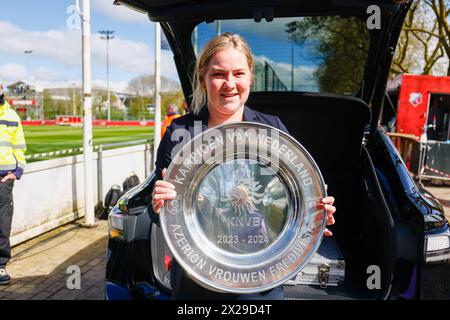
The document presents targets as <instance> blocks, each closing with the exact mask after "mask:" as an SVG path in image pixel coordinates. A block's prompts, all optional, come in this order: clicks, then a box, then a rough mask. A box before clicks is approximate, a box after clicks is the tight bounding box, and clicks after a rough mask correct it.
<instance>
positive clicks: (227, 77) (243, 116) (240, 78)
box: [152, 33, 336, 300]
mask: <svg viewBox="0 0 450 320" xmlns="http://www.w3.org/2000/svg"><path fill="white" fill-rule="evenodd" d="M253 66H254V62H253V56H252V53H251V51H250V49H249V47H248V45H247V43H246V42H245V41H244V40H243V39H242V38H241V37H240V36H239V35H232V34H230V33H225V34H223V35H220V36H217V37H215V38H213V39H212V40H210V41H209V42H208V43H207V44H206V45H205V47H204V49H203V51H202V53H201V54H200V56H199V58H198V61H197V65H196V68H195V74H194V81H193V97H192V103H191V108H192V112H191V113H189V114H186V115H185V116H182V117H180V118H177V119H175V120H174V121H173V122H172V124H171V126H170V127H168V128H167V131H166V134H165V135H164V138H163V139H162V141H161V144H160V146H159V149H158V154H157V159H156V174H157V181H156V182H155V187H154V190H153V193H152V206H153V211H154V214H152V218H153V220H154V221H155V222H156V223H158V215H157V214H158V213H159V212H160V210H161V207H162V206H163V205H164V201H167V200H171V199H174V197H175V195H176V193H175V191H174V189H175V187H174V186H173V185H172V184H170V183H168V182H166V181H163V180H162V178H163V177H164V175H165V170H166V168H167V167H168V166H169V164H170V162H171V154H172V149H173V148H174V146H175V145H176V144H177V142H174V141H172V139H171V133H172V132H174V130H176V129H186V128H187V129H189V131H190V133H191V137H193V132H194V121H201V123H202V131H205V130H207V129H208V128H212V127H216V126H219V125H222V124H225V123H229V122H236V121H252V122H259V123H263V124H267V125H270V126H272V127H275V128H278V129H280V130H282V131H284V132H288V131H287V129H286V127H285V126H284V124H283V123H282V122H281V120H280V119H279V118H278V117H276V116H272V115H267V114H263V113H260V112H257V111H254V110H252V109H250V108H249V107H248V106H246V105H245V104H246V102H247V99H248V96H249V93H250V87H251V84H252V82H253ZM322 203H323V206H324V208H325V210H326V211H327V213H328V220H327V224H328V225H330V224H333V223H334V218H333V214H334V212H335V211H336V208H335V207H334V206H333V203H334V198H333V197H326V198H324V199H322ZM325 235H326V236H330V235H331V232H330V231H329V230H326V231H325ZM171 285H172V298H173V299H201V300H203V299H243V300H246V299H277V300H278V299H283V290H282V288H281V287H277V288H275V289H272V290H268V291H266V292H261V293H257V294H240V295H237V294H228V293H216V292H212V291H210V290H207V289H205V288H203V287H201V286H199V285H198V284H197V283H196V282H194V281H193V280H192V279H190V278H189V276H188V275H187V274H186V273H185V272H184V270H183V269H182V268H181V266H180V265H179V264H178V263H177V261H176V260H174V261H173V263H172V268H171Z"/></svg>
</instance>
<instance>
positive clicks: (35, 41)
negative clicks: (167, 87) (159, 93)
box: [0, 21, 178, 81]
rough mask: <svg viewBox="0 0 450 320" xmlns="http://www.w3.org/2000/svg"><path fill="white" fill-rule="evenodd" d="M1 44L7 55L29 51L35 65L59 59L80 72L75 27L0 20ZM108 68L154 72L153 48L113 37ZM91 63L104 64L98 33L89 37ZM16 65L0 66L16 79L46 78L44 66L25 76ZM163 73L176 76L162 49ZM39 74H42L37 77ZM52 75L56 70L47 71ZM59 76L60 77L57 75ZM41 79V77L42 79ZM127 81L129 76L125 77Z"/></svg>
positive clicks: (168, 58)
mask: <svg viewBox="0 0 450 320" xmlns="http://www.w3.org/2000/svg"><path fill="white" fill-rule="evenodd" d="M0 43H7V44H8V45H4V46H0V53H4V54H10V55H15V56H18V55H22V56H23V55H24V51H25V50H32V51H33V52H32V54H31V55H30V57H29V60H32V61H33V62H34V63H33V64H34V65H36V63H37V62H36V61H38V62H39V60H38V59H41V58H44V59H49V60H51V61H53V62H55V61H56V62H60V63H62V64H63V65H64V66H66V67H69V68H71V67H72V68H74V67H75V68H78V67H79V68H80V73H81V33H80V31H77V30H49V31H44V32H37V31H29V30H24V29H21V28H19V27H17V26H15V25H13V24H12V23H10V22H6V21H0ZM109 44H110V50H109V58H110V70H113V69H121V70H123V71H126V72H128V73H133V74H134V75H133V76H138V75H141V74H144V73H153V72H154V50H152V49H151V48H150V46H149V45H148V44H146V43H144V42H139V41H130V40H126V39H122V38H120V37H116V38H114V39H113V40H110V43H109ZM91 59H92V64H93V65H94V64H99V65H105V64H106V43H105V41H104V40H101V39H100V38H99V37H98V36H97V35H95V34H94V35H92V36H91ZM18 66H19V65H14V64H10V65H9V66H8V65H5V66H3V67H4V68H6V69H4V70H3V72H4V73H6V75H5V77H6V76H8V77H9V76H12V75H13V74H14V73H15V72H16V75H17V77H15V79H16V81H17V80H20V79H21V78H25V79H33V76H34V77H35V78H36V79H39V78H45V72H44V69H37V70H36V71H35V74H33V76H30V77H27V74H26V73H27V72H26V71H27V70H26V69H25V68H24V67H23V66H21V67H22V68H19V69H20V70H19V69H18ZM161 69H162V74H163V75H164V76H167V77H170V78H172V79H178V75H177V72H176V68H175V64H174V62H173V58H172V54H171V53H170V52H167V51H162V61H161ZM40 74H41V76H39V75H40ZM47 76H50V77H55V76H57V74H56V73H52V74H47ZM60 78H62V76H61V77H60ZM43 80H44V79H43ZM126 80H128V79H126Z"/></svg>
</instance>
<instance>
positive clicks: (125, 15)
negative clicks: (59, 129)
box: [0, 0, 178, 90]
mask: <svg viewBox="0 0 450 320" xmlns="http://www.w3.org/2000/svg"><path fill="white" fill-rule="evenodd" d="M80 3H81V1H80ZM74 4H75V0H39V1H36V0H15V1H7V2H6V1H5V2H4V3H2V15H1V18H0V42H1V43H2V45H1V46H0V77H1V78H2V79H3V81H4V82H5V83H6V84H9V83H12V82H14V81H18V80H27V81H30V82H32V83H36V84H38V85H41V86H43V87H49V86H50V87H51V86H58V85H68V84H72V83H77V84H79V83H80V82H81V30H77V29H74V27H73V26H74V25H75V26H76V23H75V24H74V23H73V22H76V19H77V15H76V14H74V12H73V10H72V8H73V7H71V6H73V5H74ZM74 18H75V19H74ZM103 29H109V30H114V31H115V33H114V36H115V39H113V40H111V41H110V51H109V54H110V85H111V87H112V88H114V89H116V90H124V89H125V88H126V86H127V84H128V82H129V80H130V79H131V78H133V77H136V76H139V75H141V74H145V73H153V70H154V60H153V57H154V43H153V42H154V23H152V22H150V21H149V19H148V18H147V16H146V15H145V14H142V13H139V12H135V11H133V10H131V9H129V8H126V7H123V6H114V5H113V0H91V52H92V53H91V59H92V66H91V68H92V81H93V84H94V85H98V86H105V85H106V42H105V41H104V40H101V39H99V35H98V33H97V32H98V31H99V30H103ZM25 50H32V51H33V52H32V53H31V54H28V55H27V54H25V53H24V51H25ZM161 68H162V74H163V75H164V76H167V77H170V78H172V79H175V80H178V76H177V74H176V69H175V66H174V63H173V59H172V56H171V52H170V51H163V52H162V66H161Z"/></svg>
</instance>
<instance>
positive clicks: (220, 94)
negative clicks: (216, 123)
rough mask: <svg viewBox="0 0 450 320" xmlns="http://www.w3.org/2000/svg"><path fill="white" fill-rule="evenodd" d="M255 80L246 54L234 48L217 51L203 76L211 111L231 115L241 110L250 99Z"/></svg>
mask: <svg viewBox="0 0 450 320" xmlns="http://www.w3.org/2000/svg"><path fill="white" fill-rule="evenodd" d="M252 80H253V74H252V71H251V70H250V67H249V65H248V62H247V58H246V57H245V54H244V53H242V52H241V51H239V50H237V49H234V48H228V49H225V50H221V51H219V52H217V53H216V54H215V55H214V56H213V57H212V58H211V60H210V62H209V65H208V69H207V71H206V75H205V78H204V85H205V86H206V91H207V92H208V108H209V111H210V112H215V113H216V114H218V115H223V116H230V115H232V114H234V113H235V112H236V111H238V110H240V109H241V108H242V107H243V106H244V104H245V102H246V101H247V99H248V95H249V93H250V86H251V83H252Z"/></svg>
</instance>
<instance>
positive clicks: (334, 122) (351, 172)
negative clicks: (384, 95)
mask: <svg viewBox="0 0 450 320" xmlns="http://www.w3.org/2000/svg"><path fill="white" fill-rule="evenodd" d="M248 104H249V105H250V106H251V107H252V108H254V109H255V110H258V111H261V112H265V113H270V114H275V115H277V116H279V117H280V119H281V120H282V121H283V123H284V124H285V125H286V126H287V128H288V130H289V131H290V134H291V135H292V136H294V137H295V138H296V139H297V140H298V141H299V142H300V143H301V144H302V145H303V146H304V147H305V148H306V149H307V150H308V152H309V153H310V154H311V155H312V157H313V158H314V159H315V161H316V163H317V165H318V166H319V168H320V170H321V172H322V174H323V177H324V180H325V183H326V184H327V185H328V191H327V193H328V194H330V195H332V196H334V197H335V199H336V200H335V206H336V208H337V211H336V213H335V218H336V224H335V225H334V226H332V227H331V228H330V230H332V232H333V234H334V237H335V239H336V241H337V243H338V245H339V247H340V249H341V251H342V254H343V256H344V259H345V264H346V272H345V274H346V283H345V286H344V288H342V287H338V288H333V287H330V288H329V289H325V290H324V289H320V288H317V287H311V286H305V287H303V288H301V286H300V287H299V286H296V287H287V289H286V297H287V298H306V299H314V298H317V299H326V298H327V297H328V298H332V299H338V298H384V297H387V295H388V293H389V290H390V283H391V277H392V273H393V267H394V263H395V238H394V235H393V220H392V218H391V215H390V212H389V209H388V207H387V206H386V203H385V200H384V198H383V195H382V192H381V189H380V186H379V183H378V180H377V177H376V174H375V170H374V167H373V164H372V161H371V159H370V156H369V153H368V152H367V150H366V149H365V147H364V146H363V136H364V128H365V126H366V125H367V124H368V123H369V122H370V110H369V108H368V106H367V105H366V104H365V103H364V102H363V101H362V100H360V99H357V98H352V97H347V96H342V95H332V94H329V95H323V94H309V93H295V92H284V93H283V92H258V93H253V94H252V95H251V97H250V100H249V103H248ZM370 266H377V267H379V270H380V271H381V274H380V276H381V279H380V286H379V289H378V288H375V289H369V288H368V287H367V282H368V279H369V277H370V276H372V275H373V271H371V270H372V268H373V267H372V268H369V267H370ZM368 268H369V271H368ZM373 281H375V279H374V278H371V279H370V280H369V283H370V284H373V283H374V282H373Z"/></svg>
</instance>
